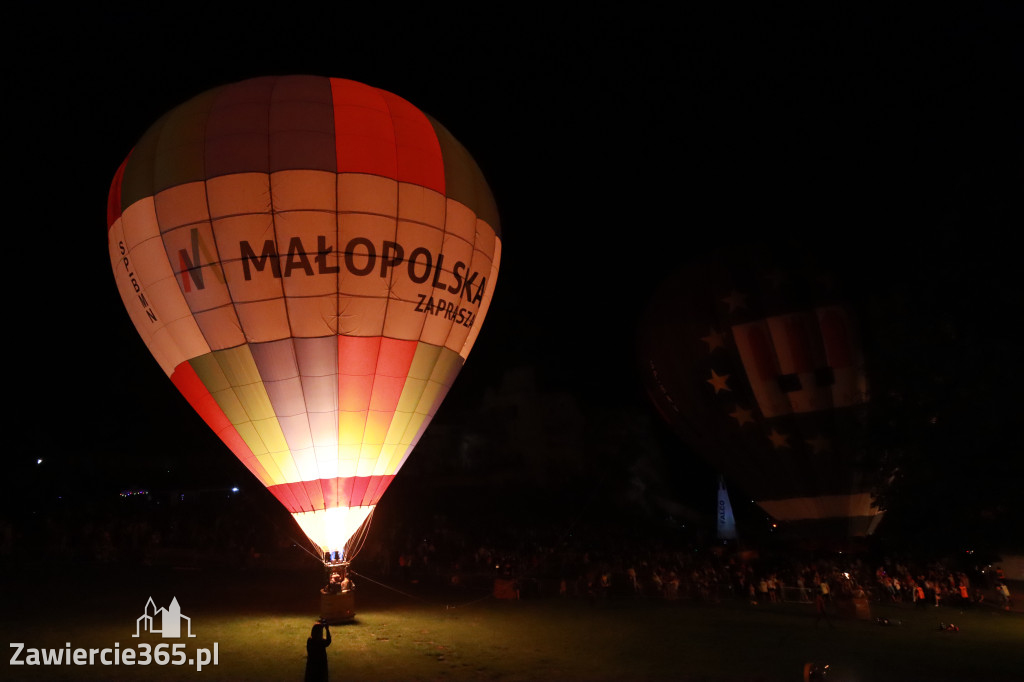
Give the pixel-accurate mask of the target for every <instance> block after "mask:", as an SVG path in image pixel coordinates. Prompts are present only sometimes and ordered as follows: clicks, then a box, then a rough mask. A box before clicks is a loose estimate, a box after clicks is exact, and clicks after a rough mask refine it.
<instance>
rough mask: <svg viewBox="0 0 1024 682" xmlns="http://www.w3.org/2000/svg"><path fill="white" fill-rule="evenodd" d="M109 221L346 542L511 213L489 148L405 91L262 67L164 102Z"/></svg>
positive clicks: (490, 272) (447, 374)
mask: <svg viewBox="0 0 1024 682" xmlns="http://www.w3.org/2000/svg"><path fill="white" fill-rule="evenodd" d="M108 226H109V227H108V230H107V234H108V243H109V249H110V260H111V265H112V266H113V271H114V277H115V279H116V281H117V287H118V289H119V291H120V293H121V297H122V299H123V301H124V304H125V307H126V308H127V310H128V313H129V315H130V316H131V319H132V321H133V322H134V324H135V327H136V329H137V330H138V332H139V334H140V335H141V336H142V339H143V341H144V342H145V343H146V345H147V346H148V348H149V350H150V351H151V352H152V354H153V356H154V357H155V358H156V360H157V362H158V363H159V364H160V367H161V368H162V369H163V370H164V372H165V373H166V374H167V376H168V377H170V379H171V381H173V382H174V385H175V386H177V387H178V389H179V390H180V391H181V392H182V394H183V395H184V396H185V398H186V399H187V400H188V401H189V403H190V404H191V405H192V406H193V407H194V408H195V409H196V411H197V412H198V413H199V414H200V415H201V416H202V418H203V419H204V420H205V421H206V423H207V424H208V425H209V426H210V427H211V428H212V429H213V430H214V431H215V432H216V433H217V435H218V436H219V437H220V438H221V440H223V441H224V443H225V444H226V445H227V446H228V447H229V448H230V449H231V451H232V452H233V453H234V454H235V455H236V456H237V457H238V458H239V459H240V460H241V461H242V462H243V463H244V464H245V466H246V467H247V468H248V469H249V471H251V472H252V473H253V475H254V476H256V478H258V479H259V480H260V482H262V483H263V484H264V485H265V486H266V487H267V488H268V489H269V490H270V492H271V493H273V494H274V496H275V497H276V498H277V499H278V500H280V501H281V503H282V504H284V506H285V507H286V508H287V509H288V511H289V512H291V514H292V515H293V517H294V518H295V520H296V521H297V522H298V524H299V526H300V527H301V528H302V530H303V531H304V532H305V533H306V535H307V536H308V537H309V538H310V539H311V540H312V541H313V543H315V544H316V545H317V546H318V547H319V548H320V550H321V551H322V552H324V553H327V552H332V553H333V552H344V550H345V545H346V542H348V540H349V539H350V537H351V536H352V534H353V533H354V532H355V531H356V530H358V529H359V527H360V526H361V525H362V524H363V522H364V521H365V520H366V519H367V517H368V515H369V514H370V513H371V512H372V510H373V509H374V506H375V505H376V504H377V502H378V500H380V498H381V495H382V494H383V493H384V491H385V490H386V489H387V487H388V484H389V483H390V482H391V480H392V478H393V477H394V476H395V474H396V473H397V472H398V470H399V469H400V468H401V466H402V464H403V463H404V462H405V460H406V458H407V457H408V456H409V454H410V452H411V451H412V449H413V447H414V446H415V445H416V443H417V441H418V439H419V438H420V436H421V435H422V433H423V431H424V429H426V427H427V424H428V423H429V422H430V419H431V417H432V416H433V415H434V413H435V412H436V410H437V408H438V406H439V404H440V403H441V401H442V399H443V398H444V396H445V394H446V392H447V391H448V389H449V387H450V386H451V384H452V381H453V380H454V379H455V376H456V375H457V374H458V372H459V370H460V369H461V368H462V366H463V363H464V362H465V361H466V357H467V356H468V354H469V351H470V349H471V348H472V346H473V343H474V341H475V340H476V338H477V334H478V332H479V330H480V325H481V323H482V322H483V320H484V316H485V315H486V313H487V309H488V306H489V304H490V302H491V297H492V294H493V291H494V285H495V281H496V278H497V273H498V265H499V261H500V259H501V241H500V231H499V224H498V215H497V210H496V208H495V205H494V201H493V198H492V195H491V192H490V190H489V188H488V186H487V184H486V182H485V181H484V178H483V175H482V174H481V172H480V170H479V168H478V167H477V165H476V163H475V162H474V161H473V159H472V158H471V157H470V156H469V154H468V153H467V152H466V150H465V149H464V148H463V147H462V146H461V145H460V144H459V143H458V142H457V141H456V140H455V138H454V137H452V135H451V134H450V133H449V132H448V131H447V130H446V129H445V128H444V127H442V126H441V124H439V123H438V122H437V121H435V120H434V119H432V118H430V117H429V116H427V115H426V114H424V113H423V112H421V111H420V110H418V109H417V108H416V107H414V106H413V105H411V104H410V103H409V102H407V101H405V100H403V99H401V98H400V97H398V96H396V95H393V94H391V93H389V92H385V91H383V90H379V89H377V88H373V87H369V86H367V85H363V84H360V83H356V82H353V81H349V80H342V79H336V78H323V77H316V76H284V77H267V78H257V79H252V80H247V81H243V82H240V83H235V84H232V85H226V86H223V87H219V88H215V89H213V90H210V91H208V92H205V93H203V94H201V95H199V96H198V97H195V98H194V99H192V100H190V101H188V102H186V103H184V104H182V105H180V106H179V107H177V108H175V109H174V110H172V111H171V112H169V113H168V114H166V115H165V116H164V117H162V118H161V119H160V120H158V121H157V122H156V123H155V124H154V125H153V126H152V127H151V128H150V129H149V130H148V131H147V132H146V133H145V134H144V135H143V136H142V138H141V139H140V140H139V141H138V143H137V144H136V146H135V148H134V149H133V150H132V151H131V153H130V154H129V155H128V157H127V159H126V160H125V162H124V163H123V164H122V165H121V167H120V169H119V170H118V171H117V174H116V176H115V177H114V181H113V184H112V186H111V188H110V196H109V204H108ZM168 427H169V428H174V425H173V424H169V425H168Z"/></svg>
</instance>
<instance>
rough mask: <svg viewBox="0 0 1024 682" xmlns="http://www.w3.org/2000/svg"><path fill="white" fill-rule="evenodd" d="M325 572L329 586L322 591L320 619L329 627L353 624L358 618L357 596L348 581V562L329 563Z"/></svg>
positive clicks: (325, 567) (326, 564) (325, 565)
mask: <svg viewBox="0 0 1024 682" xmlns="http://www.w3.org/2000/svg"><path fill="white" fill-rule="evenodd" d="M324 572H325V573H326V574H327V585H326V586H324V587H323V588H322V589H321V590H320V619H321V620H323V621H324V622H326V623H328V624H329V625H338V624H339V623H351V622H352V621H353V620H355V618H356V596H355V590H354V589H353V587H352V584H351V582H349V580H348V562H347V561H330V562H327V563H325V564H324ZM342 581H344V582H342Z"/></svg>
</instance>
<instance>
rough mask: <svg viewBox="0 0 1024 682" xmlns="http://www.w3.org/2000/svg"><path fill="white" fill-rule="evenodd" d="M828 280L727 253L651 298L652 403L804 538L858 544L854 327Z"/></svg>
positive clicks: (866, 504) (859, 382) (645, 333)
mask: <svg viewBox="0 0 1024 682" xmlns="http://www.w3.org/2000/svg"><path fill="white" fill-rule="evenodd" d="M845 300H846V299H845V298H844V296H843V294H842V293H840V291H839V287H837V286H836V285H835V280H834V279H830V278H829V276H828V275H824V274H821V273H817V272H813V271H808V270H806V269H801V268H784V267H778V266H777V265H774V264H773V262H768V261H766V260H765V258H764V256H763V255H762V256H760V257H758V258H747V257H745V256H742V255H740V254H739V252H735V253H733V254H731V255H730V256H728V257H726V258H723V259H719V260H717V261H715V262H714V263H706V264H703V265H692V266H690V267H688V268H686V269H683V270H681V271H680V272H679V273H677V274H676V275H674V276H673V277H671V278H669V279H668V280H666V282H665V283H664V284H663V285H662V286H661V287H660V289H659V290H658V291H657V292H656V294H655V296H654V299H653V301H652V303H651V305H650V307H649V309H648V311H647V313H646V316H645V318H644V321H643V323H642V332H641V334H640V341H639V348H640V359H641V364H642V371H643V374H644V377H645V382H646V387H647V390H648V393H649V395H650V397H651V400H652V401H653V402H654V404H655V406H656V407H657V409H658V411H659V412H660V413H661V414H662V416H663V417H664V418H665V419H666V420H667V421H668V423H669V424H670V425H671V426H672V427H673V429H674V430H675V431H676V433H677V434H678V435H679V436H680V437H681V438H682V440H683V441H684V442H685V443H687V444H688V445H689V446H690V447H691V448H692V449H693V450H695V451H696V452H697V453H699V454H700V455H702V456H704V457H705V458H706V459H708V460H709V461H710V462H711V463H712V464H714V465H715V466H716V467H717V468H718V469H719V471H721V472H722V473H724V474H725V475H726V476H727V477H728V478H730V479H731V480H733V481H734V482H735V483H736V484H738V486H739V487H740V488H741V489H742V490H744V491H745V492H746V493H748V494H749V495H750V496H751V497H753V499H754V501H755V502H757V504H758V505H760V507H761V508H762V509H764V510H765V511H766V512H767V513H768V514H769V515H771V516H772V517H773V518H774V519H776V520H778V521H782V522H786V523H787V527H789V528H790V529H794V530H796V532H797V533H798V534H802V535H803V536H804V537H807V538H815V539H821V538H823V537H826V536H829V535H832V536H833V537H835V538H836V539H842V538H846V537H849V536H861V535H865V534H870V532H871V531H872V530H873V529H874V527H875V526H876V525H877V523H878V521H879V520H880V519H881V513H880V511H879V510H878V509H877V508H874V507H872V496H871V493H870V481H869V478H868V477H867V476H865V475H864V471H863V468H862V467H863V461H864V455H865V440H866V439H865V428H864V426H865V423H864V418H865V415H866V410H867V408H868V406H869V395H868V390H867V381H866V378H865V373H864V359H863V352H862V344H861V342H860V334H859V331H858V325H857V321H856V316H855V314H854V312H853V309H852V308H851V307H850V306H849V305H847V303H846V302H845Z"/></svg>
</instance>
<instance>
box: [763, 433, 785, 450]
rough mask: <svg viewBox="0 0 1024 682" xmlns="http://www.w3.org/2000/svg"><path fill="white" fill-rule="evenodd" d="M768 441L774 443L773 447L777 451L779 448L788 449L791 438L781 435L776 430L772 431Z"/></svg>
mask: <svg viewBox="0 0 1024 682" xmlns="http://www.w3.org/2000/svg"><path fill="white" fill-rule="evenodd" d="M768 440H770V441H771V442H772V447H774V448H775V449H776V450H778V449H779V448H787V447H790V445H789V436H787V435H785V434H783V433H779V432H778V431H777V430H776V429H772V430H771V431H769V432H768Z"/></svg>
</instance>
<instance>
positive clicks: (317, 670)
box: [304, 620, 331, 682]
mask: <svg viewBox="0 0 1024 682" xmlns="http://www.w3.org/2000/svg"><path fill="white" fill-rule="evenodd" d="M330 645H331V626H330V625H328V624H327V623H325V622H323V621H322V620H320V621H317V622H316V623H314V624H313V629H312V630H311V631H310V633H309V639H307V640H306V677H305V678H304V679H305V682H327V647H329V646H330Z"/></svg>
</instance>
